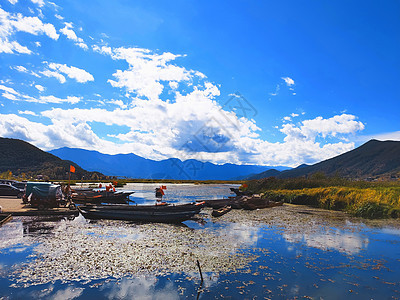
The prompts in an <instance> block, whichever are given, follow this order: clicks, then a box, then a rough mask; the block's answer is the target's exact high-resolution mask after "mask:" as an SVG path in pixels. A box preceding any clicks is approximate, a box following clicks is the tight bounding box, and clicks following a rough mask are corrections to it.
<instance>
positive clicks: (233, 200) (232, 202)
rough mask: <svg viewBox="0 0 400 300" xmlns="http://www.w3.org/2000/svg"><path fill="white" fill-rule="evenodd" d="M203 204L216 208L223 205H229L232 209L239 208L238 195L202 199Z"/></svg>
mask: <svg viewBox="0 0 400 300" xmlns="http://www.w3.org/2000/svg"><path fill="white" fill-rule="evenodd" d="M204 202H205V205H206V206H207V207H212V208H214V209H218V208H221V207H224V206H230V207H231V208H234V209H241V208H242V207H241V206H240V203H239V198H238V197H229V198H224V199H216V200H204Z"/></svg>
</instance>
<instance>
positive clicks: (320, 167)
mask: <svg viewBox="0 0 400 300" xmlns="http://www.w3.org/2000/svg"><path fill="white" fill-rule="evenodd" d="M315 173H324V174H325V175H326V176H340V177H345V178H349V179H369V180H373V179H399V178H400V142H399V141H377V140H370V141H369V142H367V143H365V144H363V145H361V146H360V147H358V148H356V149H354V150H351V151H349V152H346V153H343V154H341V155H338V156H336V157H333V158H331V159H327V160H324V161H322V162H319V163H316V164H314V165H301V166H299V167H297V168H295V169H291V170H285V171H282V172H279V171H278V170H267V171H265V172H262V173H259V174H256V175H252V176H250V177H248V179H260V178H265V177H270V176H274V177H278V178H290V177H301V176H310V175H312V174H315Z"/></svg>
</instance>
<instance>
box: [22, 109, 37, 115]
mask: <svg viewBox="0 0 400 300" xmlns="http://www.w3.org/2000/svg"><path fill="white" fill-rule="evenodd" d="M18 114H20V115H31V116H37V114H36V113H34V112H33V111H30V110H24V111H21V110H19V111H18Z"/></svg>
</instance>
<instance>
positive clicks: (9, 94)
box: [0, 85, 82, 104]
mask: <svg viewBox="0 0 400 300" xmlns="http://www.w3.org/2000/svg"><path fill="white" fill-rule="evenodd" d="M0 90H3V91H4V92H3V94H2V96H3V97H4V98H7V99H9V100H14V101H26V102H34V103H42V104H45V103H58V104H60V103H70V104H76V103H78V102H80V101H81V100H82V99H81V98H80V97H75V96H68V97H67V98H64V99H63V98H58V97H56V96H53V95H48V96H40V97H39V98H36V97H31V96H28V95H25V94H22V93H19V92H17V91H16V90H14V89H13V88H10V87H7V86H4V85H0Z"/></svg>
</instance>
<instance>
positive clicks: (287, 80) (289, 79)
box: [281, 77, 294, 87]
mask: <svg viewBox="0 0 400 300" xmlns="http://www.w3.org/2000/svg"><path fill="white" fill-rule="evenodd" d="M281 79H283V80H284V81H285V82H286V85H287V86H289V87H290V86H292V85H294V80H293V79H292V78H290V77H281Z"/></svg>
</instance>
